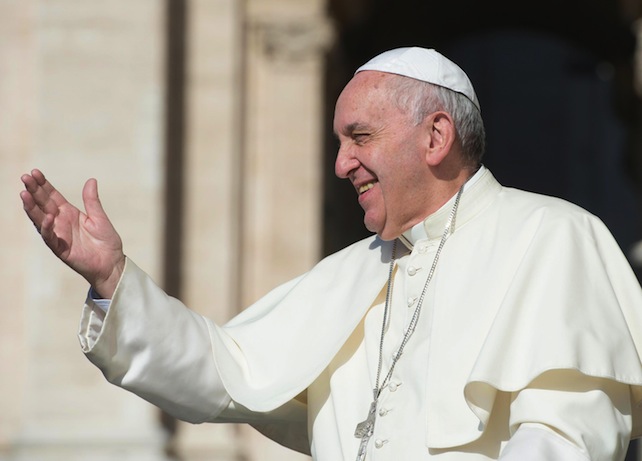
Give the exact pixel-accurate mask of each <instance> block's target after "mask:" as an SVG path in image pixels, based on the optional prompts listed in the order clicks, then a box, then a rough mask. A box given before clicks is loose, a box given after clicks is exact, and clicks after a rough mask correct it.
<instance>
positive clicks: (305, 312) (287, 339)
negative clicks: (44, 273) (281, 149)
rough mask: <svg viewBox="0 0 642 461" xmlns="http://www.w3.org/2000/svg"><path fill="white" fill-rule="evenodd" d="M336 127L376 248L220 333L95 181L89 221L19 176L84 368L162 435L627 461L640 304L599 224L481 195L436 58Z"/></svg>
mask: <svg viewBox="0 0 642 461" xmlns="http://www.w3.org/2000/svg"><path fill="white" fill-rule="evenodd" d="M334 129H335V132H336V135H337V137H338V138H339V141H340V148H339V152H338V155H337V161H336V173H337V175H338V176H340V177H342V178H346V179H348V180H350V181H351V182H352V184H353V185H354V187H355V190H356V191H357V193H358V197H359V203H360V204H361V206H362V207H363V209H364V212H365V216H364V222H365V225H366V227H367V228H368V229H369V230H371V231H373V232H375V233H376V235H374V236H372V237H370V238H367V239H365V240H363V241H361V242H357V243H355V244H353V245H351V246H349V247H347V248H346V249H344V250H342V251H340V252H338V253H336V254H334V255H332V256H330V257H328V258H326V259H324V260H322V261H321V262H320V263H319V264H318V265H317V266H315V267H314V268H312V269H311V270H310V272H308V273H307V274H304V275H302V276H300V277H298V278H296V279H294V280H292V281H290V282H288V283H285V284H284V285H282V286H280V287H278V288H276V289H275V290H274V291H272V292H271V293H269V294H268V295H266V296H265V297H264V298H262V299H261V300H259V301H258V302H257V303H256V304H255V305H253V306H251V307H250V308H248V309H246V310H245V311H243V312H242V313H241V314H240V315H238V316H237V317H235V318H234V319H232V320H231V321H230V322H229V323H228V324H226V325H225V326H223V327H220V326H217V325H215V324H213V323H212V322H211V321H209V320H207V319H205V318H202V317H201V316H199V315H197V314H196V313H194V312H193V311H190V310H188V309H187V308H185V306H183V305H182V304H181V303H180V302H179V301H178V300H175V299H172V298H169V297H167V295H165V293H163V292H162V290H160V289H159V288H158V287H157V286H156V285H155V284H154V283H153V282H152V281H151V280H150V279H149V277H148V276H147V275H146V274H145V273H144V272H143V271H141V270H140V269H139V268H138V267H136V265H135V264H134V262H133V261H131V260H129V259H127V258H126V257H125V256H124V254H123V251H122V244H121V240H120V238H119V237H118V234H117V233H116V231H115V230H114V229H113V227H112V226H111V224H110V222H109V220H108V218H107V216H106V215H105V213H104V211H103V209H102V207H101V205H100V201H99V199H98V194H97V186H96V182H95V181H94V180H89V181H88V182H87V183H86V185H85V188H84V190H83V201H84V204H85V209H86V214H85V213H82V212H80V211H79V210H78V209H76V208H75V207H73V206H72V205H70V204H69V203H68V202H67V201H66V200H65V199H64V198H63V197H62V196H61V195H60V194H59V193H58V192H57V191H56V190H55V189H54V188H53V186H52V185H51V184H50V183H49V182H48V181H47V180H46V179H45V177H44V175H42V173H41V172H39V171H38V170H34V171H33V172H32V173H31V174H30V175H24V176H23V177H22V180H23V182H24V184H25V186H26V190H25V191H23V192H22V194H21V197H22V200H23V203H24V207H25V210H26V212H27V214H28V216H29V218H30V219H31V220H32V221H33V223H34V225H35V226H36V228H37V229H38V230H39V232H40V233H41V235H42V238H43V240H44V241H45V243H46V244H47V245H48V246H49V247H50V248H51V249H52V250H53V252H54V253H55V254H56V255H57V256H58V257H59V258H61V259H62V260H63V261H64V262H65V263H67V264H68V265H69V266H71V267H72V269H74V270H76V271H77V272H78V273H80V274H81V275H82V276H83V277H85V279H87V281H88V282H89V283H90V285H91V287H92V289H91V290H90V296H89V297H88V299H87V302H86V305H85V308H84V311H83V315H82V319H81V326H80V340H81V344H82V348H83V350H84V351H85V353H86V354H87V356H88V358H89V359H90V360H91V361H92V362H93V363H95V364H96V365H97V366H98V367H100V368H101V370H102V371H103V373H104V374H105V376H106V377H107V379H108V380H109V381H110V382H112V383H114V384H116V385H118V386H122V387H123V388H125V389H128V390H130V391H132V392H134V393H136V394H138V395H139V396H141V397H143V398H145V399H147V400H149V401H150V402H152V403H154V404H156V405H158V406H159V407H161V408H163V409H165V410H166V411H168V412H169V413H171V414H173V415H174V416H176V417H178V418H181V419H184V420H187V421H191V422H195V423H198V422H205V421H213V422H226V421H245V422H249V423H250V424H252V425H254V426H255V427H256V428H257V429H259V430H260V431H262V432H264V433H265V434H266V435H268V436H269V437H272V438H274V439H275V440H277V441H279V442H281V443H283V444H284V445H286V446H289V447H292V448H294V449H297V450H299V451H302V452H306V453H311V454H312V456H313V457H314V458H315V459H316V460H319V461H336V460H340V459H345V460H351V459H357V460H363V459H380V460H391V459H396V460H398V459H404V460H406V459H408V460H410V459H412V460H417V459H429V458H433V457H434V458H436V459H439V460H444V461H452V460H456V461H467V460H491V459H502V460H504V461H515V460H520V461H524V460H526V461H528V460H565V461H568V460H573V461H575V460H578V461H579V460H600V461H602V460H604V461H606V460H621V459H623V458H624V455H625V452H626V448H627V445H628V441H629V439H630V438H631V437H637V436H638V435H639V434H640V421H642V420H641V419H640V409H639V403H640V402H642V387H641V386H642V366H641V365H640V360H639V353H640V348H641V347H642V311H641V309H642V292H641V290H640V286H639V284H638V282H637V280H636V279H635V277H634V275H633V273H632V271H631V269H630V267H629V266H628V264H627V262H626V260H625V258H624V257H623V255H622V254H621V252H620V250H619V248H618V246H617V244H616V243H615V241H614V239H613V238H612V236H611V235H610V233H609V232H608V230H607V229H606V228H605V227H604V225H603V224H602V223H601V222H600V221H599V220H598V219H597V218H595V217H594V216H592V215H590V214H588V213H587V212H585V211H584V210H581V209H580V208H578V207H576V206H574V205H572V204H569V203H567V202H564V201H562V200H559V199H555V198H550V197H544V196H540V195H535V194H531V193H527V192H523V191H519V190H514V189H508V188H504V187H502V186H501V185H500V184H499V183H497V181H496V180H495V179H494V178H493V176H492V174H491V173H490V171H488V170H487V169H486V168H485V167H483V166H482V165H481V163H480V162H481V156H482V154H483V150H484V129H483V124H482V120H481V112H480V107H479V102H478V101H477V97H476V96H475V92H474V90H473V87H472V85H471V83H470V81H469V80H468V78H467V76H466V75H465V73H464V72H463V71H462V70H461V69H460V68H459V67H457V66H456V65H455V64H454V63H452V62H450V61H449V60H447V59H446V58H445V57H443V56H442V55H440V54H439V53H437V52H435V51H434V50H427V49H422V48H401V49H396V50H391V51H388V52H386V53H383V54H382V55H379V56H377V57H375V58H374V59H372V60H371V61H369V62H368V63H366V64H365V65H364V66H362V67H361V68H359V69H358V70H357V72H356V74H355V76H354V78H353V79H352V80H351V81H350V82H349V83H348V85H347V86H346V88H345V89H344V91H343V92H342V94H341V96H340V97H339V99H338V101H337V105H336V112H335V121H334Z"/></svg>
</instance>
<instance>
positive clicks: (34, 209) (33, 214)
mask: <svg viewBox="0 0 642 461" xmlns="http://www.w3.org/2000/svg"><path fill="white" fill-rule="evenodd" d="M20 198H21V199H22V208H23V209H24V210H25V213H27V216H28V217H29V219H30V220H31V222H33V224H34V226H36V229H38V232H40V226H41V225H42V221H43V219H44V217H45V214H44V213H43V212H42V210H41V209H40V208H39V207H38V205H36V202H35V201H34V199H33V196H32V195H31V193H30V192H29V191H26V190H24V191H22V192H20Z"/></svg>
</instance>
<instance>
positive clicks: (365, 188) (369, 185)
mask: <svg viewBox="0 0 642 461" xmlns="http://www.w3.org/2000/svg"><path fill="white" fill-rule="evenodd" d="M375 183H376V181H372V182H369V183H366V184H363V185H362V186H359V195H361V194H363V193H364V192H367V191H369V190H370V189H372V188H373V187H374V185H375Z"/></svg>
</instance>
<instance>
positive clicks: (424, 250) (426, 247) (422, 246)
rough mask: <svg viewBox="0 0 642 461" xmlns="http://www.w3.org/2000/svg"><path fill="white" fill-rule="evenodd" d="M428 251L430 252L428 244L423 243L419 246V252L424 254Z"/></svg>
mask: <svg viewBox="0 0 642 461" xmlns="http://www.w3.org/2000/svg"><path fill="white" fill-rule="evenodd" d="M426 252H428V245H421V246H420V247H419V253H421V254H424V253H426Z"/></svg>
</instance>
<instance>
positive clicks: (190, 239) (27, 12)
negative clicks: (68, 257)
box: [0, 0, 642, 461]
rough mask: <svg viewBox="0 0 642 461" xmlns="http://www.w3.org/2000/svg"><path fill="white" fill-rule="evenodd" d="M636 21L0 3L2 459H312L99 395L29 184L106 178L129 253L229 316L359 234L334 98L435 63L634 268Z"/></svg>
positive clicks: (82, 288) (519, 9)
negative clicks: (426, 61)
mask: <svg viewBox="0 0 642 461" xmlns="http://www.w3.org/2000/svg"><path fill="white" fill-rule="evenodd" d="M641 15H642V5H640V2H639V0H555V1H553V0H540V1H539V2H514V1H513V2H508V1H497V0H490V1H484V2H480V1H479V0H452V1H450V2H437V1H432V0H394V1H392V0H352V1H344V0H326V1H322V0H244V1H241V0H110V1H109V2H105V1H98V0H0V205H1V207H2V210H3V213H2V224H3V225H2V226H0V241H2V244H1V245H0V272H1V274H2V276H1V277H0V284H2V285H3V286H2V287H1V288H0V461H18V460H20V461H40V460H42V461H53V460H56V461H57V460H65V461H75V460H81V459H82V460H85V461H113V460H119V461H120V460H136V461H147V460H149V461H159V460H184V461H201V460H203V461H205V460H208V461H210V460H225V461H228V460H230V461H231V460H234V461H246V460H247V461H254V460H256V461H259V460H261V461H264V460H279V461H281V460H286V461H287V460H293V461H295V460H306V459H308V458H306V457H304V456H301V455H298V454H295V453H293V452H291V451H289V450H287V449H285V448H282V447H280V446H278V445H276V444H274V443H273V442H270V441H268V440H267V439H265V438H263V436H261V435H259V434H258V433H256V432H255V431H253V430H252V429H251V428H247V427H245V426H234V425H211V424H206V425H199V426H194V425H189V424H185V423H181V422H178V421H175V420H174V419H172V418H170V417H168V416H167V415H164V414H162V413H161V412H160V411H159V410H157V409H156V408H154V407H153V406H151V405H149V404H147V403H146V402H144V401H142V400H140V399H138V398H137V397H134V396H132V395H130V394H128V393H127V392H125V391H123V390H120V389H117V388H114V387H113V386H111V385H109V384H107V383H106V381H105V380H104V378H103V377H102V375H101V374H100V372H99V371H98V370H96V369H95V368H94V367H93V366H92V365H90V364H89V362H88V361H87V360H86V359H85V358H84V357H83V355H82V353H81V351H80V348H79V345H78V341H77V339H76V337H75V336H76V335H75V333H76V331H77V325H78V318H79V314H80V309H81V306H82V302H83V300H84V298H85V294H86V291H87V288H88V287H87V286H86V283H85V282H84V281H83V280H82V279H80V278H79V277H78V276H77V275H75V274H74V273H72V272H71V271H70V270H69V269H67V268H66V267H64V265H63V264H62V263H60V262H59V261H58V260H56V259H55V258H54V257H53V256H52V255H51V254H50V253H49V251H48V250H47V249H46V248H45V247H44V245H43V244H42V242H41V241H40V239H39V236H38V235H37V233H36V232H35V231H34V230H33V227H32V226H31V225H30V224H29V222H28V221H27V219H26V218H25V217H24V215H23V211H22V207H21V204H20V200H19V197H18V193H19V191H20V190H21V188H22V184H21V182H20V180H19V178H20V175H21V174H22V173H24V172H27V171H29V170H30V169H31V168H34V167H38V168H40V169H42V170H43V171H44V172H45V174H46V175H47V176H48V177H49V179H50V180H51V181H52V182H53V183H54V184H55V185H56V186H57V187H58V188H59V190H60V191H61V192H62V193H63V194H65V195H66V196H67V198H68V199H69V200H70V201H72V202H74V203H75V204H77V205H81V203H82V202H81V195H80V194H81V189H82V186H83V184H84V182H85V181H86V179H87V178H90V177H95V178H97V179H98V184H99V191H100V194H101V197H102V200H103V203H104V205H105V208H106V210H107V212H108V214H109V215H110V216H111V218H112V221H113V222H114V225H115V226H116V228H117V229H118V230H119V231H120V233H121V235H122V237H123V240H124V242H125V251H126V253H127V254H128V256H129V257H130V258H132V259H133V260H134V261H136V262H137V264H139V265H140V266H141V267H143V268H144V269H145V270H146V271H148V272H149V273H150V274H151V275H152V276H153V277H154V278H155V279H156V280H157V282H158V283H159V284H160V285H162V286H163V287H164V288H165V289H166V290H167V291H168V292H169V293H170V294H173V295H175V296H178V297H180V298H181V299H182V300H183V301H185V302H186V304H187V305H188V306H190V307H191V308H193V309H194V310H197V311H199V312H201V313H203V314H205V315H208V316H210V317H212V318H213V319H214V320H216V321H218V322H224V321H225V320H227V319H229V318H230V317H231V316H233V315H234V314H235V313H236V312H238V311H240V310H241V309H243V308H244V307H245V306H247V305H248V304H250V303H251V302H252V301H254V300H256V299H257V298H258V297H260V296H261V295H262V294H264V293H265V292H266V291H268V290H269V289H270V288H272V287H273V286H275V285H276V284H278V283H280V282H283V281H285V280H287V279H289V278H291V277H293V276H295V275H297V274H299V273H301V272H303V271H305V270H307V269H308V268H309V267H310V266H311V265H313V264H314V263H315V262H316V261H318V260H319V259H320V258H321V257H323V256H324V255H326V254H328V253H331V252H333V251H336V250H337V249H339V248H341V247H343V246H345V245H347V244H349V243H352V242H353V241H355V240H357V239H359V238H362V237H364V236H366V235H367V233H366V231H365V229H364V228H363V224H362V212H361V210H360V208H359V207H358V205H357V203H356V200H355V197H354V191H353V189H352V186H350V185H349V184H347V183H345V184H344V183H343V182H341V181H339V180H337V179H336V178H334V174H333V162H334V156H335V155H336V148H337V146H336V141H335V140H334V137H333V136H332V128H331V123H332V115H333V110H334V102H335V100H336V98H337V96H338V94H339V92H340V90H341V88H342V87H343V86H344V85H345V83H346V82H347V81H348V80H349V79H350V77H351V75H352V73H353V72H354V70H355V68H356V67H358V66H359V65H360V64H362V63H363V62H365V61H366V60H367V59H369V58H370V57H372V56H374V55H375V54H377V53H379V52H381V51H383V50H385V49H388V48H392V47H396V46H409V45H421V46H427V47H435V48H437V49H438V50H440V51H442V52H443V53H444V54H446V55H447V56H449V57H450V58H452V59H453V60H454V61H455V62H457V63H458V64H460V65H461V66H462V67H463V68H464V69H465V70H466V71H467V73H468V75H469V76H470V78H471V80H472V81H473V83H474V85H475V88H476V90H477V93H478V97H479V100H480V103H481V106H482V114H483V115H484V119H485V121H486V124H487V132H488V154H487V156H486V158H485V164H486V165H487V166H488V167H489V168H490V169H491V171H493V173H494V174H495V176H496V177H497V178H498V179H499V180H500V182H502V183H503V184H504V185H507V186H515V187H520V188H523V189H527V190H532V191H537V192H541V193H545V194H549V195H555V196H558V197H563V198H566V199H568V200H571V201H573V202H575V203H577V204H579V205H581V206H583V207H584V208H586V209H588V210H589V211H591V212H593V213H594V214H596V215H598V216H599V217H600V218H602V219H603V220H604V221H605V223H606V224H607V225H608V226H609V228H610V229H611V231H612V232H613V234H614V235H615V237H616V239H617V240H618V242H619V243H620V246H621V247H622V249H623V251H624V252H625V253H626V254H627V256H628V257H629V258H630V261H631V264H632V265H633V266H634V268H635V269H636V270H637V271H638V273H639V271H640V269H642V245H641V244H640V243H639V242H640V241H642V105H641V101H642V99H641V97H640V95H642V72H641V70H640V69H641V68H640V66H642V55H641V53H642V51H641V48H640V45H639V41H640V40H641V39H638V36H640V37H642V32H641V31H642V27H641V26H640V25H639V22H638V19H639V17H640V16H641ZM628 459H630V460H634V459H636V460H637V459H642V458H640V457H639V455H638V454H637V447H636V445H635V444H634V445H632V447H631V450H630V453H629V457H628Z"/></svg>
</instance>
